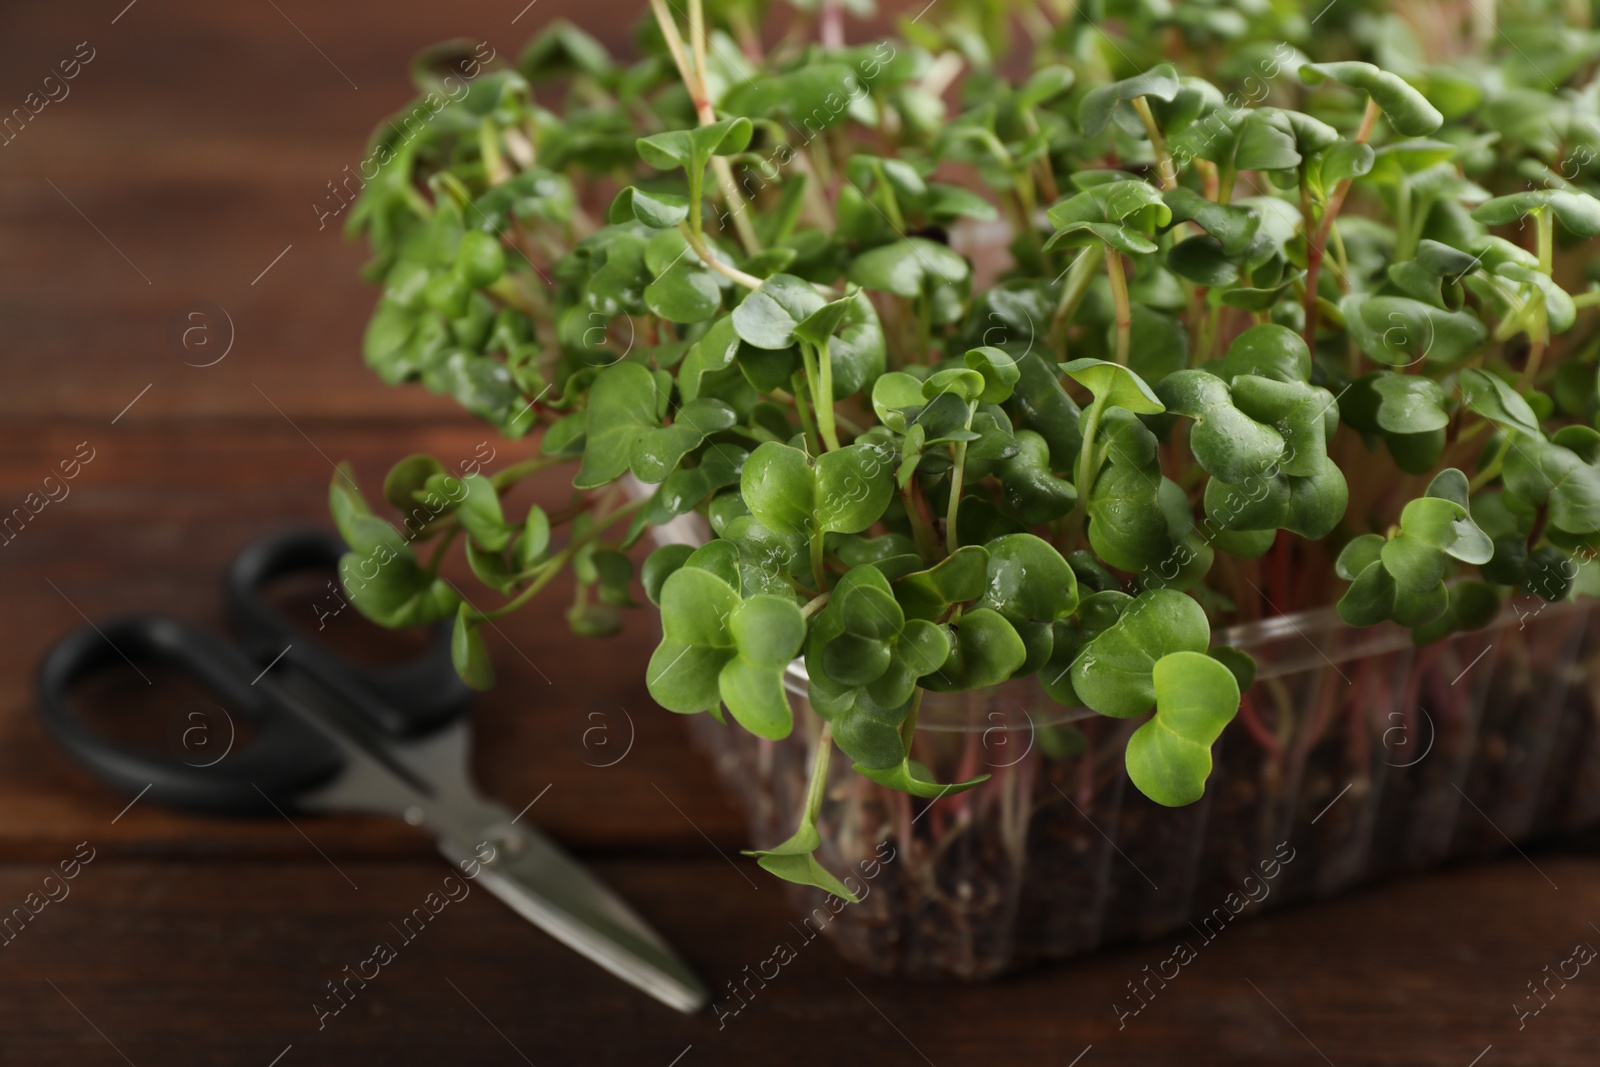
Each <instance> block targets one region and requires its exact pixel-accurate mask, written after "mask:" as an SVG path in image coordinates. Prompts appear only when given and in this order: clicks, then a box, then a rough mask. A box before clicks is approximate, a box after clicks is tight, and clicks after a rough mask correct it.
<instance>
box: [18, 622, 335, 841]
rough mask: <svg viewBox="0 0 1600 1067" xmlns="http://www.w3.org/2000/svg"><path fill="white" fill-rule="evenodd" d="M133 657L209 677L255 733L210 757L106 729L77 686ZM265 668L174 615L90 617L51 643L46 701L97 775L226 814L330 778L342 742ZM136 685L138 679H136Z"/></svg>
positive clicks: (58, 730)
mask: <svg viewBox="0 0 1600 1067" xmlns="http://www.w3.org/2000/svg"><path fill="white" fill-rule="evenodd" d="M125 658H126V660H130V661H132V662H134V663H139V662H144V663H161V664H165V665H168V666H171V667H173V668H175V669H177V670H179V671H181V672H183V673H185V674H187V675H189V676H190V677H192V678H194V679H195V680H196V681H198V682H200V683H202V684H204V685H205V686H206V687H207V688H208V689H210V690H211V691H212V692H213V693H214V694H215V695H216V696H217V697H218V698H219V699H220V700H221V701H223V710H224V711H225V712H226V713H227V715H228V717H229V721H230V723H231V722H232V716H234V715H238V716H240V717H241V718H243V719H246V720H248V721H249V722H250V723H251V724H252V725H253V726H254V727H255V731H256V735H255V738H254V740H253V741H251V742H250V744H248V745H246V746H242V747H238V748H235V747H234V746H232V745H231V744H230V745H229V748H228V750H227V752H226V755H224V756H223V757H221V758H219V759H217V760H215V761H214V762H211V763H209V764H206V765H200V764H195V763H189V762H186V761H185V760H183V759H181V758H177V757H173V756H163V755H160V754H156V753H152V752H148V751H143V750H140V749H137V748H132V747H129V746H125V745H122V744H118V743H117V742H115V741H111V740H108V739H107V738H105V737H103V736H101V735H100V734H99V733H98V732H96V731H95V730H94V729H93V728H91V727H90V726H89V724H88V723H87V722H86V721H85V720H84V719H83V718H82V716H80V715H79V714H78V712H77V711H76V709H75V708H74V707H73V706H72V701H71V699H70V697H69V695H68V691H69V690H70V689H71V687H72V686H73V685H74V684H75V683H77V682H79V681H81V680H83V679H84V678H86V677H88V676H89V675H92V674H95V673H97V672H99V671H101V670H105V669H107V668H116V667H120V668H123V669H126V662H125ZM258 671H259V668H258V667H254V666H252V665H251V663H250V662H249V661H248V660H247V659H245V657H244V656H242V655H241V654H240V653H239V652H238V650H236V649H234V648H233V647H231V646H229V645H227V644H226V643H224V642H222V641H220V640H218V639H217V638H215V637H212V636H210V635H209V634H206V633H204V632H202V631H199V630H195V629H192V628H190V627H188V626H185V625H183V624H182V623H180V622H178V621H177V620H175V619H167V618H161V617H159V616H135V617H131V618H124V619H117V620H114V621H111V622H106V623H102V624H101V625H100V626H99V627H98V628H96V627H93V626H90V627H85V628H83V629H81V630H78V631H76V632H74V633H72V634H71V635H69V636H68V637H67V638H66V639H65V640H63V641H62V642H61V643H60V644H58V645H56V646H55V647H54V648H52V649H51V650H50V652H49V654H48V655H46V656H45V658H44V662H43V663H42V664H41V665H40V667H39V679H38V686H39V709H40V714H41V715H42V717H43V718H44V723H45V726H46V727H47V728H48V729H49V731H50V733H51V734H52V735H53V736H54V737H55V739H56V741H58V742H59V743H60V745H61V747H62V748H64V749H66V750H67V752H68V753H69V754H71V755H72V757H73V758H74V759H76V760H77V761H78V762H79V763H81V764H83V765H84V766H85V767H86V768H87V769H88V770H89V771H91V772H92V773H93V774H94V775H95V776H96V777H98V778H100V779H102V780H103V781H105V782H107V783H108V784H110V785H112V786H114V787H116V788H117V789H120V790H123V791H124V792H127V793H133V794H140V793H142V792H143V791H145V790H146V789H148V790H149V793H150V796H151V798H152V799H154V800H156V801H158V802H159V803H161V804H164V805H167V806H170V807H177V808H185V809H188V810H190V811H200V812H206V813H208V814H217V815H257V814H270V813H271V812H272V811H273V810H274V805H276V806H277V807H278V808H288V807H290V806H292V805H293V803H294V801H295V798H296V797H297V796H299V795H300V794H302V793H305V792H307V791H309V790H312V789H315V788H317V787H318V786H320V785H323V784H324V783H326V782H328V781H330V780H331V779H332V778H333V777H334V775H336V774H337V773H338V772H339V771H340V769H341V768H342V767H343V762H344V761H343V758H342V757H341V756H340V754H339V750H338V749H337V748H336V747H335V746H334V745H333V744H332V743H331V742H330V741H328V740H327V739H326V738H324V737H323V736H322V735H321V734H319V733H318V732H317V731H316V730H315V729H314V728H313V727H311V726H310V725H309V724H307V723H306V722H304V721H303V720H301V719H300V718H299V717H298V716H297V715H295V714H294V713H293V712H292V711H290V710H289V709H288V708H285V707H283V706H282V705H280V704H279V703H278V702H277V701H276V699H274V697H273V696H272V695H271V694H270V693H269V692H268V691H267V690H266V689H262V688H259V687H255V686H252V685H251V684H250V680H251V679H252V678H254V677H255V676H256V674H257V672H258ZM135 684H137V683H135Z"/></svg>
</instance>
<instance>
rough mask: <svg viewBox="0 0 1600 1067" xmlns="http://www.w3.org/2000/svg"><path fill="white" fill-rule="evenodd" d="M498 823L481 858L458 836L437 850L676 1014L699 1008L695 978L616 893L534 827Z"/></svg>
mask: <svg viewBox="0 0 1600 1067" xmlns="http://www.w3.org/2000/svg"><path fill="white" fill-rule="evenodd" d="M499 829H500V833H499V834H497V836H496V839H495V841H494V844H495V848H496V851H495V853H494V858H493V859H491V860H490V861H489V862H488V863H482V864H481V865H480V860H481V856H480V855H477V854H475V852H474V845H473V844H468V843H466V842H465V841H464V840H463V839H461V838H460V837H459V836H457V835H447V836H445V837H441V838H440V839H439V851H441V852H443V853H444V854H445V856H446V857H447V858H448V859H449V860H450V861H451V862H452V863H454V864H455V865H456V866H457V868H458V869H460V870H462V871H467V870H470V869H473V868H474V867H477V875H476V881H478V882H480V883H482V885H483V886H484V888H486V889H488V890H489V892H491V893H493V894H494V895H495V896H497V897H499V898H500V899H501V900H502V901H504V902H505V903H506V904H507V905H509V906H510V907H511V909H512V910H513V911H515V912H516V913H517V914H519V915H521V916H522V917H523V918H524V919H527V920H528V921H529V922H531V923H533V924H534V925H535V926H537V927H539V928H540V929H541V930H544V931H545V932H546V933H548V934H549V935H550V936H551V937H554V938H555V939H556V940H557V941H560V942H561V943H562V944H564V945H566V946H567V947H568V948H570V949H572V950H573V951H574V952H578V953H581V954H582V955H584V956H587V957H588V958H589V959H591V960H593V961H594V962H595V963H598V964H599V965H600V966H602V967H604V968H605V969H606V970H608V971H610V972H611V973H612V974H614V975H616V976H617V977H618V978H621V979H622V980H623V981H625V982H628V983H630V984H632V985H634V986H637V987H638V988H639V989H642V990H644V991H645V992H646V993H649V994H650V995H651V996H653V997H655V998H656V999H657V1000H659V1001H661V1002H662V1003H664V1004H667V1005H669V1006H671V1007H674V1008H676V1009H678V1010H679V1011H681V1012H685V1013H692V1012H697V1011H699V1010H700V1009H702V1008H704V1007H705V1006H706V1003H707V1002H708V1001H709V1000H710V995H709V993H708V992H707V991H706V987H705V986H704V985H702V984H701V982H700V979H699V978H698V977H697V976H696V975H695V973H694V972H693V971H692V970H690V969H689V965H688V964H686V963H684V962H683V961H682V960H681V959H679V958H678V956H677V954H676V953H675V952H673V951H672V948H671V947H670V946H669V945H668V944H667V942H666V941H665V940H664V939H663V938H662V937H661V935H660V934H658V933H656V932H655V931H654V930H652V929H651V928H650V927H649V926H648V925H647V924H646V923H645V921H644V920H643V919H641V918H639V916H637V915H635V914H634V912H633V910H632V909H631V908H629V907H628V906H627V904H625V903H623V901H622V898H621V897H619V896H617V895H616V894H615V893H613V892H612V891H611V889H610V888H608V887H607V886H606V885H605V884H604V883H603V882H601V881H600V880H599V879H597V878H595V877H594V876H593V875H591V874H590V873H589V872H588V871H586V870H584V869H583V868H582V867H581V866H579V865H578V863H577V861H576V860H573V859H572V858H571V857H570V856H568V855H567V854H566V853H564V852H562V851H561V850H560V849H559V848H557V847H556V846H555V844H554V843H553V842H551V841H550V840H549V839H548V838H546V837H545V836H544V835H542V834H540V833H538V832H537V831H534V830H528V829H524V828H522V827H520V826H510V825H509V824H502V825H501V827H500V828H499Z"/></svg>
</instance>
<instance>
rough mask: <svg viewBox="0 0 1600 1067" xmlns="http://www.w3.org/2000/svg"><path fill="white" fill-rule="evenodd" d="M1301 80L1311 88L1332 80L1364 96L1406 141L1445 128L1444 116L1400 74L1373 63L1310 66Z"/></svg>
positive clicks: (1302, 72) (1303, 72)
mask: <svg viewBox="0 0 1600 1067" xmlns="http://www.w3.org/2000/svg"><path fill="white" fill-rule="evenodd" d="M1300 78H1301V80H1302V81H1304V82H1306V83H1307V84H1308V85H1315V84H1317V83H1318V82H1323V81H1329V80H1332V81H1337V82H1341V83H1343V84H1345V85H1348V86H1349V87H1350V88H1352V89H1359V90H1361V91H1363V92H1365V93H1366V94H1367V95H1368V96H1369V97H1371V99H1372V102H1373V103H1374V104H1376V105H1377V106H1378V109H1379V110H1381V111H1382V112H1383V113H1384V115H1385V116H1386V117H1387V118H1388V119H1389V124H1390V125H1391V126H1393V127H1394V128H1395V130H1396V132H1398V133H1400V134H1402V135H1404V136H1406V137H1422V136H1425V135H1427V134H1430V133H1432V132H1433V131H1434V130H1437V129H1438V128H1439V127H1440V126H1442V125H1443V124H1444V116H1443V115H1441V114H1440V113H1439V109H1438V108H1436V107H1434V106H1433V105H1432V104H1430V103H1429V102H1428V98H1427V97H1425V96H1423V95H1422V93H1421V92H1419V91H1418V90H1417V89H1415V88H1414V87H1412V86H1411V85H1410V84H1409V83H1407V82H1406V81H1405V79H1403V78H1401V77H1400V76H1399V75H1398V74H1391V73H1390V72H1388V71H1386V70H1382V69H1380V68H1378V67H1376V66H1373V65H1372V64H1371V63H1361V62H1356V61H1349V62H1341V63H1307V64H1305V65H1304V66H1302V67H1301V68H1300Z"/></svg>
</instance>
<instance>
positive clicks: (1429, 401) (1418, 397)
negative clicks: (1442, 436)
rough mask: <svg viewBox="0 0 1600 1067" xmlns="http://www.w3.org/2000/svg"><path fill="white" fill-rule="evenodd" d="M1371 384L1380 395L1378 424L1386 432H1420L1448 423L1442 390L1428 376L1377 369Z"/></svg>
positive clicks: (1441, 427)
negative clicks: (1378, 370)
mask: <svg viewBox="0 0 1600 1067" xmlns="http://www.w3.org/2000/svg"><path fill="white" fill-rule="evenodd" d="M1372 388H1373V390H1374V391H1375V392H1376V393H1377V394H1378V396H1379V397H1380V398H1381V401H1380V403H1379V405H1378V425H1379V426H1380V427H1382V428H1383V429H1384V430H1387V431H1388V432H1390V433H1400V434H1412V433H1424V432H1426V431H1428V430H1438V429H1443V428H1444V427H1445V426H1448V425H1449V424H1450V416H1449V414H1448V413H1447V412H1446V411H1445V395H1444V390H1443V389H1441V388H1439V385H1438V383H1437V382H1435V381H1433V379H1431V378H1423V377H1420V376H1418V375H1415V374H1393V373H1390V372H1388V371H1380V372H1379V373H1378V375H1377V377H1376V378H1374V379H1373V381H1372Z"/></svg>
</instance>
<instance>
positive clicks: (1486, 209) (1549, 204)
mask: <svg viewBox="0 0 1600 1067" xmlns="http://www.w3.org/2000/svg"><path fill="white" fill-rule="evenodd" d="M1544 210H1548V211H1549V212H1550V213H1551V214H1552V215H1554V216H1555V217H1556V218H1557V219H1559V220H1560V222H1561V225H1562V226H1564V227H1566V229H1567V230H1568V231H1569V232H1571V233H1572V234H1573V235H1574V236H1576V237H1600V200H1596V199H1595V198H1594V197H1592V196H1590V195H1589V194H1588V193H1584V192H1580V191H1577V190H1569V189H1533V190H1529V191H1527V192H1522V193H1512V194H1511V195H1509V196H1497V197H1495V198H1494V199H1493V200H1486V201H1484V202H1483V203H1482V204H1479V205H1478V206H1477V207H1476V208H1474V209H1473V211H1472V217H1473V218H1474V219H1476V220H1477V221H1478V222H1481V223H1483V224H1485V225H1487V226H1506V225H1509V224H1511V223H1513V222H1517V221H1519V220H1520V219H1521V218H1522V217H1523V216H1525V215H1529V214H1532V213H1533V212H1536V211H1544Z"/></svg>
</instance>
